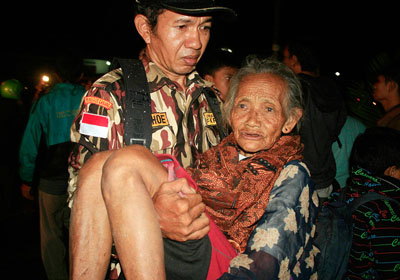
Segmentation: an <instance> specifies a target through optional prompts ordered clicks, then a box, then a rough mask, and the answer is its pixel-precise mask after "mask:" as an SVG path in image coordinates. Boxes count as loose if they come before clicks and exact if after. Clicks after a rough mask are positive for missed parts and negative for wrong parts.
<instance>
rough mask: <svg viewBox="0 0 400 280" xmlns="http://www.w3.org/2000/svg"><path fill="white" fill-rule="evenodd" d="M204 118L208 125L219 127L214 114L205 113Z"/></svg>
mask: <svg viewBox="0 0 400 280" xmlns="http://www.w3.org/2000/svg"><path fill="white" fill-rule="evenodd" d="M204 118H205V119H206V124H207V125H217V122H216V121H215V118H214V114H213V113H204Z"/></svg>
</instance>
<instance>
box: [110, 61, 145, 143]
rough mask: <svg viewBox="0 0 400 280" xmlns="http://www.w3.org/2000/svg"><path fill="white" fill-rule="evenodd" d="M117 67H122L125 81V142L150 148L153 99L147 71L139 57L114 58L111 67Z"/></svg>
mask: <svg viewBox="0 0 400 280" xmlns="http://www.w3.org/2000/svg"><path fill="white" fill-rule="evenodd" d="M117 67H121V68H122V73H123V76H124V82H125V92H126V93H125V107H126V108H125V120H124V139H125V144H126V145H132V144H139V145H143V146H146V147H147V148H150V145H151V139H152V119H151V99H150V90H149V84H148V82H147V77H146V71H145V69H144V67H143V64H142V62H141V61H140V60H138V59H124V58H114V61H113V65H112V67H111V68H112V69H115V68H117Z"/></svg>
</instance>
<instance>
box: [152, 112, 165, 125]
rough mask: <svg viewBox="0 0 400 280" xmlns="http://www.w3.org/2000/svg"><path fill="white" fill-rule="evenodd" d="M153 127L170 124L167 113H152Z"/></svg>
mask: <svg viewBox="0 0 400 280" xmlns="http://www.w3.org/2000/svg"><path fill="white" fill-rule="evenodd" d="M151 119H152V124H151V126H152V127H159V126H166V125H169V122H168V119H167V114H166V113H152V114H151Z"/></svg>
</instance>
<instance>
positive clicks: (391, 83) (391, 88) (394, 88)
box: [388, 81, 399, 92]
mask: <svg viewBox="0 0 400 280" xmlns="http://www.w3.org/2000/svg"><path fill="white" fill-rule="evenodd" d="M388 90H389V91H390V92H396V91H398V90H399V85H398V84H397V83H396V82H395V81H389V82H388Z"/></svg>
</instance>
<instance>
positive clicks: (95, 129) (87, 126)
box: [79, 112, 110, 138]
mask: <svg viewBox="0 0 400 280" xmlns="http://www.w3.org/2000/svg"><path fill="white" fill-rule="evenodd" d="M109 124H110V118H109V117H108V116H100V115H96V114H91V113H86V112H84V113H83V115H82V119H81V127H80V129H79V133H80V134H85V135H89V136H94V137H100V138H107V134H108V126H109Z"/></svg>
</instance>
